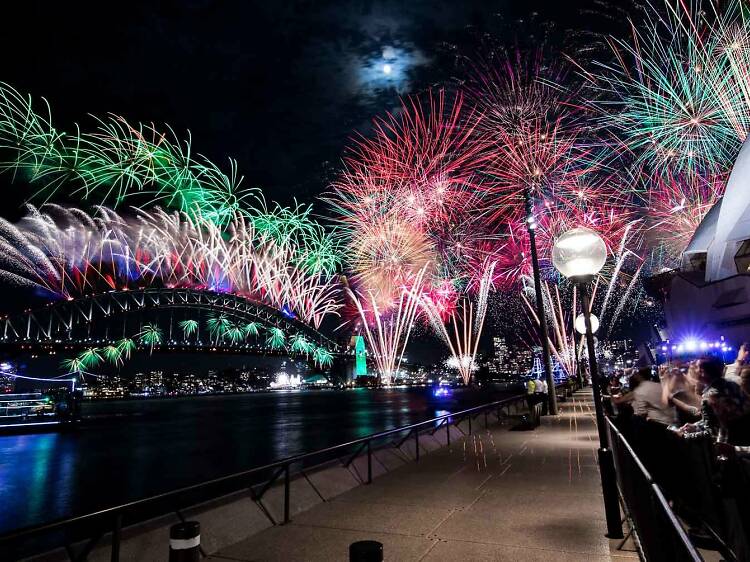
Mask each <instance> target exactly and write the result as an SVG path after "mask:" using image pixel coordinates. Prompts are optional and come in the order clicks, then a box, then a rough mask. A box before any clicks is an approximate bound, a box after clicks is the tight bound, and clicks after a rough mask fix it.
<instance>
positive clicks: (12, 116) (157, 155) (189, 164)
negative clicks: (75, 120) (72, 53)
mask: <svg viewBox="0 0 750 562" xmlns="http://www.w3.org/2000/svg"><path fill="white" fill-rule="evenodd" d="M39 105H41V107H42V108H43V111H42V112H40V111H39V107H38V106H39ZM166 128H167V132H166V133H165V132H161V131H158V130H157V129H156V128H154V126H152V125H144V124H141V123H135V124H133V123H129V122H128V121H127V120H125V119H124V118H123V117H118V116H114V115H110V116H107V117H106V118H95V123H94V127H93V129H92V130H89V131H80V130H76V131H75V132H72V133H71V132H64V131H58V130H57V129H55V127H54V126H53V124H52V117H51V111H50V108H49V105H48V104H47V103H46V101H44V100H43V102H42V104H34V103H32V100H31V97H30V96H29V97H27V96H23V95H21V94H20V93H19V92H17V91H16V90H15V89H13V88H12V87H11V86H9V85H7V84H3V83H0V168H2V169H5V170H10V171H12V173H13V175H14V177H18V178H20V179H23V180H25V181H28V182H29V183H30V184H31V185H32V186H33V187H34V193H33V195H32V197H34V198H40V199H42V200H48V199H50V198H52V197H53V196H55V195H56V194H57V193H58V192H59V191H61V190H63V189H64V190H65V194H66V195H73V196H75V197H78V198H80V199H83V200H87V201H91V200H92V199H93V200H94V201H96V202H97V203H103V204H105V203H106V204H111V205H115V206H116V205H119V204H122V203H123V202H125V201H128V200H130V198H131V197H133V196H136V195H138V196H140V198H141V200H144V199H145V200H146V201H148V202H149V203H150V204H154V203H160V204H165V205H168V206H170V207H173V208H177V209H180V210H181V211H184V212H186V213H188V214H190V215H192V216H201V217H203V218H204V219H207V220H210V221H212V222H214V223H216V224H222V225H224V224H227V223H228V222H229V221H230V220H231V219H232V218H233V217H234V216H236V215H237V214H238V213H240V212H242V209H243V207H244V205H243V200H244V199H245V198H246V197H248V196H249V195H250V194H252V193H253V190H248V191H244V192H243V191H241V190H240V187H239V186H240V183H241V182H242V178H241V177H238V175H237V166H236V163H235V162H234V161H233V160H231V159H230V160H229V170H228V171H223V170H221V169H220V168H219V167H218V166H217V165H216V164H214V163H213V162H212V161H210V160H208V159H207V158H205V157H204V156H201V155H196V154H194V153H193V151H192V146H191V139H190V135H189V134H188V135H187V139H186V140H180V139H179V138H178V137H177V136H176V135H175V133H174V131H173V130H172V129H171V128H169V127H166Z"/></svg>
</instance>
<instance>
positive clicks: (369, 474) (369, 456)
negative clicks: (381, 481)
mask: <svg viewBox="0 0 750 562" xmlns="http://www.w3.org/2000/svg"><path fill="white" fill-rule="evenodd" d="M367 483H368V484H372V447H371V446H370V441H369V440H368V441H367Z"/></svg>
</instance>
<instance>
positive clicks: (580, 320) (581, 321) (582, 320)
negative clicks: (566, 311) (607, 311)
mask: <svg viewBox="0 0 750 562" xmlns="http://www.w3.org/2000/svg"><path fill="white" fill-rule="evenodd" d="M575 326H576V332H578V333H579V334H582V335H583V334H585V333H586V317H585V316H584V315H583V314H579V315H578V317H577V318H576V322H575ZM598 329H599V319H598V318H597V317H596V315H595V314H592V315H591V333H592V334H595V333H596V331H597V330H598Z"/></svg>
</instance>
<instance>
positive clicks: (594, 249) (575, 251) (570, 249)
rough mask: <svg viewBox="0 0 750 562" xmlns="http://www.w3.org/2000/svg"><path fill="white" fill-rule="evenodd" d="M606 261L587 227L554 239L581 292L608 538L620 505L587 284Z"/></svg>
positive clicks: (560, 265)
mask: <svg viewBox="0 0 750 562" xmlns="http://www.w3.org/2000/svg"><path fill="white" fill-rule="evenodd" d="M605 261H607V247H606V246H605V244H604V240H602V238H601V237H600V236H599V235H598V234H597V233H596V232H594V231H593V230H590V229H588V228H574V229H573V230H569V231H568V232H566V233H565V234H563V235H562V236H560V237H559V238H558V239H557V240H556V241H555V245H554V247H553V248H552V263H553V264H554V266H555V267H556V268H557V270H558V271H559V272H560V273H562V274H563V275H564V276H565V277H567V278H568V279H569V280H570V281H572V282H573V283H575V285H576V287H578V289H579V291H580V293H581V307H582V308H583V320H584V328H585V329H584V331H585V335H586V344H587V347H588V352H589V372H590V373H591V385H592V386H593V388H594V408H595V410H596V425H597V429H598V430H599V451H598V457H599V473H600V475H601V479H602V495H603V496H604V511H605V514H606V517H607V536H608V537H610V538H622V523H621V522H620V505H619V502H618V499H617V484H616V483H615V465H614V459H613V458H612V450H611V449H610V448H609V441H608V439H607V427H606V425H605V420H604V409H603V408H602V396H601V386H600V385H599V371H598V370H597V366H596V351H595V348H594V329H593V326H592V314H591V299H590V296H589V284H590V282H591V280H592V279H593V278H594V276H595V275H596V274H597V273H599V271H601V269H602V267H604V262H605ZM597 324H598V322H597Z"/></svg>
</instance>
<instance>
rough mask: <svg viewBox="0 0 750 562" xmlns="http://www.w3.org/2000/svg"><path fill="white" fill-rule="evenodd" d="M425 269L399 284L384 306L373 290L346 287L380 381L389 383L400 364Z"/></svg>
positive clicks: (417, 310)
mask: <svg viewBox="0 0 750 562" xmlns="http://www.w3.org/2000/svg"><path fill="white" fill-rule="evenodd" d="M423 282H424V269H422V270H420V271H419V272H417V274H416V275H414V277H413V278H412V279H410V280H409V283H408V285H407V286H402V287H401V292H400V294H399V295H398V296H397V297H396V298H395V299H394V301H393V302H391V303H390V306H388V307H387V308H386V309H383V308H381V306H379V302H380V301H381V298H380V297H379V296H378V295H377V292H376V291H373V290H364V291H363V290H362V289H360V290H358V291H356V292H355V291H353V290H352V289H350V288H347V292H348V294H349V297H350V299H351V300H352V302H353V303H354V304H355V306H356V308H357V312H358V313H359V316H360V319H361V320H362V326H363V328H364V332H365V337H366V338H367V343H368V345H369V346H370V349H371V350H372V356H373V359H374V361H375V364H376V366H377V370H378V374H379V376H380V380H381V382H382V383H383V384H389V383H390V382H391V380H392V378H393V377H394V376H395V375H396V373H397V372H398V370H399V369H400V367H401V358H402V357H403V355H404V351H405V350H406V345H407V344H408V343H409V335H410V334H411V330H412V327H413V326H414V320H415V318H416V316H417V313H418V312H419V303H420V297H421V290H422V285H423Z"/></svg>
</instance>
